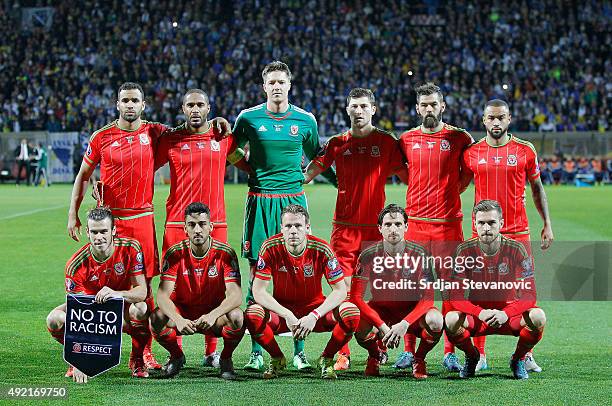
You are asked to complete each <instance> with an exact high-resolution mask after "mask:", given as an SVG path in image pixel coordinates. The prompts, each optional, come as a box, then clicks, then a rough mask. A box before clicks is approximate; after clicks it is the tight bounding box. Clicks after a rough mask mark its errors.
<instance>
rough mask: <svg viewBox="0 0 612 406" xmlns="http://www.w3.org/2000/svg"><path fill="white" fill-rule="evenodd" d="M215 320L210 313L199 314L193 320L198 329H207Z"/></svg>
mask: <svg viewBox="0 0 612 406" xmlns="http://www.w3.org/2000/svg"><path fill="white" fill-rule="evenodd" d="M216 322H217V319H216V318H215V317H214V316H211V315H210V314H204V315H202V316H200V317H199V318H198V319H197V320H196V321H194V324H195V326H196V328H198V329H199V330H208V329H209V328H211V327H212V326H214V325H215V323H216Z"/></svg>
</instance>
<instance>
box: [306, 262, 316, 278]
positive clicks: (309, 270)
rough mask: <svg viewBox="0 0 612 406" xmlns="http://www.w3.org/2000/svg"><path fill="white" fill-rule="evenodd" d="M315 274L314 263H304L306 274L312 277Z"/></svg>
mask: <svg viewBox="0 0 612 406" xmlns="http://www.w3.org/2000/svg"><path fill="white" fill-rule="evenodd" d="M313 275H314V268H313V267H312V264H307V265H304V276H305V277H307V278H310V277H312V276H313Z"/></svg>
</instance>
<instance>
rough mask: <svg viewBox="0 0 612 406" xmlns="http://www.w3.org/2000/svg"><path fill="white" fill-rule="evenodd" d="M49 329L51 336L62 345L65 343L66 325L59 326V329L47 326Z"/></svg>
mask: <svg viewBox="0 0 612 406" xmlns="http://www.w3.org/2000/svg"><path fill="white" fill-rule="evenodd" d="M47 330H48V331H49V333H50V334H51V337H53V339H54V340H55V341H57V342H58V343H60V344H61V345H64V327H62V328H58V329H57V330H53V329H50V328H49V327H47Z"/></svg>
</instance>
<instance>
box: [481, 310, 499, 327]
mask: <svg viewBox="0 0 612 406" xmlns="http://www.w3.org/2000/svg"><path fill="white" fill-rule="evenodd" d="M494 312H495V310H492V309H482V310H481V311H480V313H479V314H478V319H479V320H480V321H484V322H485V323H487V324H491V323H490V319H491V317H493V314H494Z"/></svg>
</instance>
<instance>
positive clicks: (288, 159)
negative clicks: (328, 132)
mask: <svg viewBox="0 0 612 406" xmlns="http://www.w3.org/2000/svg"><path fill="white" fill-rule="evenodd" d="M233 133H234V136H235V137H236V140H237V142H238V145H239V146H240V147H243V146H244V144H246V143H247V142H248V143H249V154H250V157H249V165H250V166H251V168H253V170H254V171H255V176H251V177H249V187H250V188H251V190H253V191H260V190H279V191H284V192H294V191H300V190H302V182H303V181H304V175H303V173H302V156H303V155H304V154H305V155H306V156H307V157H308V159H310V160H312V159H313V158H314V157H315V156H316V155H317V153H318V152H319V148H320V144H319V131H318V129H317V120H316V119H315V117H314V116H313V115H312V114H311V113H309V112H307V111H305V110H302V109H301V108H299V107H296V106H294V105H292V104H289V108H288V109H287V111H285V112H283V113H272V112H271V111H269V110H268V109H267V108H266V103H263V104H260V105H258V106H255V107H252V108H250V109H245V110H242V111H241V112H240V114H239V115H238V118H237V119H236V124H235V125H234V130H233Z"/></svg>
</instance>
